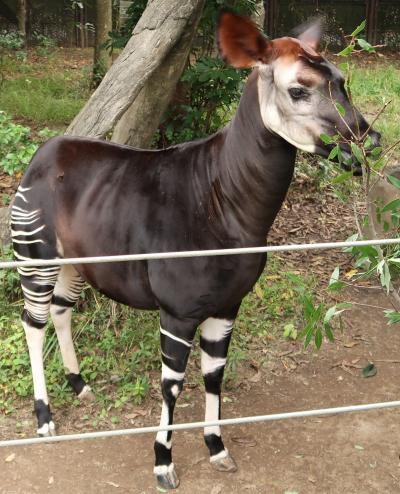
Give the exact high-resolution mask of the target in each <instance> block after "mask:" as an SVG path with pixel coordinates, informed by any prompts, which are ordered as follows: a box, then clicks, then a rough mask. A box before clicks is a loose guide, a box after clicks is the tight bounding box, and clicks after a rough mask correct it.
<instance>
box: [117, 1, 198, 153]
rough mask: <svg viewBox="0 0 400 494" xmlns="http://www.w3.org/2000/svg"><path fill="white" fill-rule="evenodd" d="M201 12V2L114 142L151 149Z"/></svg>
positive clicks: (124, 118)
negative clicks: (152, 140) (150, 146)
mask: <svg viewBox="0 0 400 494" xmlns="http://www.w3.org/2000/svg"><path fill="white" fill-rule="evenodd" d="M201 12H202V5H201V2H200V3H199V8H197V9H196V10H194V11H193V13H192V15H191V17H190V18H189V19H188V21H187V25H186V27H185V30H184V31H183V32H182V35H181V37H180V38H179V39H178V40H177V41H176V43H175V45H174V46H173V47H172V49H171V51H170V52H169V53H168V54H167V56H166V57H165V58H164V60H163V61H162V62H161V64H160V65H159V67H157V69H156V70H155V71H154V72H153V73H152V75H151V76H150V77H149V78H148V79H147V81H146V83H145V85H144V86H143V87H142V89H141V91H140V93H139V94H138V96H137V98H136V99H135V100H134V101H133V103H132V105H131V106H130V107H129V108H128V110H127V111H126V112H125V113H124V115H123V116H122V118H121V119H120V120H119V122H118V123H117V125H116V126H115V129H114V134H113V137H112V140H113V141H115V142H118V143H119V144H129V145H131V146H136V147H149V145H150V144H151V139H152V137H153V136H154V133H155V131H156V130H157V127H158V126H159V124H160V121H161V118H162V116H163V114H164V112H165V111H166V109H167V107H168V104H169V103H170V101H171V99H172V98H173V96H174V92H175V88H176V84H177V82H178V81H179V78H180V76H181V74H182V72H183V70H184V68H185V66H186V61H187V59H188V56H189V53H190V48H191V46H192V42H193V37H194V34H195V32H196V28H197V25H198V22H199V20H200V17H201Z"/></svg>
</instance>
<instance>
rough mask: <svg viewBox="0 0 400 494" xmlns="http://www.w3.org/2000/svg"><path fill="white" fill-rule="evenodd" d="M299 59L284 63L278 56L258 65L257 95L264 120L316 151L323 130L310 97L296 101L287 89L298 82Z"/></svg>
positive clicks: (294, 142) (289, 138) (294, 141)
mask: <svg viewBox="0 0 400 494" xmlns="http://www.w3.org/2000/svg"><path fill="white" fill-rule="evenodd" d="M300 67H301V66H300V62H295V63H292V64H288V63H283V62H282V61H280V60H279V59H278V60H276V61H275V62H273V63H272V64H271V65H270V66H267V65H264V66H260V67H259V77H258V97H259V104H260V112H261V118H262V120H263V123H264V125H265V127H266V128H267V129H270V130H272V131H273V132H275V133H276V134H278V135H280V136H281V137H282V138H283V139H285V140H286V141H287V142H289V143H290V144H292V145H293V146H295V147H297V148H298V149H301V150H303V151H307V152H309V153H314V152H315V151H316V145H315V138H316V137H318V136H319V135H320V134H321V133H322V131H323V130H322V129H319V128H318V125H317V123H316V122H315V112H314V109H313V105H312V104H311V103H310V102H309V101H293V100H292V99H291V97H290V95H289V92H288V89H289V88H290V87H293V86H299V83H298V82H297V74H298V71H299V69H300Z"/></svg>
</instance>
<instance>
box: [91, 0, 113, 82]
mask: <svg viewBox="0 0 400 494" xmlns="http://www.w3.org/2000/svg"><path fill="white" fill-rule="evenodd" d="M95 29H96V31H95V33H96V35H95V42H94V70H96V69H97V70H100V71H102V72H106V71H107V70H108V69H109V68H110V66H111V62H112V60H111V56H110V55H109V53H108V51H107V50H105V49H104V48H103V45H104V43H105V42H106V41H107V39H108V38H109V35H108V33H109V32H110V31H111V30H112V0H96V23H95Z"/></svg>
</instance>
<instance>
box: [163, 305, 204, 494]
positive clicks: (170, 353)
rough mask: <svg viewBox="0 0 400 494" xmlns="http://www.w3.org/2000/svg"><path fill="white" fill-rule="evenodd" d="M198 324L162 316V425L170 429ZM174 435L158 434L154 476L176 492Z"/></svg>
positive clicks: (165, 487)
mask: <svg viewBox="0 0 400 494" xmlns="http://www.w3.org/2000/svg"><path fill="white" fill-rule="evenodd" d="M196 326H197V324H196V325H195V326H194V327H192V325H191V326H190V327H188V326H187V325H186V324H185V325H183V324H182V323H181V322H180V321H178V320H172V318H170V317H165V318H163V315H161V328H160V333H161V354H162V374H161V390H162V396H163V404H162V411H161V421H160V425H171V424H172V422H173V414H174V408H175V403H176V400H177V398H178V396H179V394H180V393H181V391H182V387H183V379H184V377H185V369H186V364H187V361H188V358H189V354H190V349H191V347H192V340H193V338H194V334H195V332H196ZM171 437H172V432H171V431H162V432H158V433H157V437H156V441H155V443H154V452H155V455H156V461H155V466H154V474H155V475H156V477H157V482H158V484H159V486H160V487H162V488H164V489H175V488H176V487H178V485H179V479H178V476H177V474H176V472H175V466H174V464H173V462H172V441H171Z"/></svg>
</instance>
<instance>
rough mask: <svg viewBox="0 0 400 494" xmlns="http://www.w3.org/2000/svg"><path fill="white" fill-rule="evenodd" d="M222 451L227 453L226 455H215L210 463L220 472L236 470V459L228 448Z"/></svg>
mask: <svg viewBox="0 0 400 494" xmlns="http://www.w3.org/2000/svg"><path fill="white" fill-rule="evenodd" d="M222 453H226V454H225V456H219V455H215V457H214V458H211V459H210V463H211V465H212V466H213V468H215V470H218V472H236V470H237V465H236V462H235V460H234V459H233V458H232V456H231V455H230V454H229V451H228V450H225V451H223V452H222Z"/></svg>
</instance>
